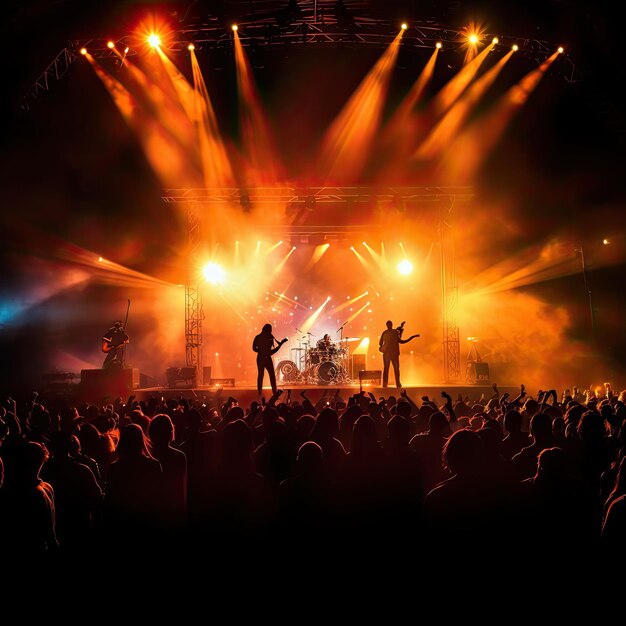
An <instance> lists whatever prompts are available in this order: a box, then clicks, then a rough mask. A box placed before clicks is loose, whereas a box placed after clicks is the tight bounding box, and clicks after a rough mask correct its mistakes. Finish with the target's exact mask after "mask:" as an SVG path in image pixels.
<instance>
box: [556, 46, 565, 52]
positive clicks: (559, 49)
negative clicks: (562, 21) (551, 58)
mask: <svg viewBox="0 0 626 626" xmlns="http://www.w3.org/2000/svg"><path fill="white" fill-rule="evenodd" d="M556 51H557V52H558V53H559V54H563V53H564V52H565V50H564V49H563V46H559V47H558V48H557V50H556Z"/></svg>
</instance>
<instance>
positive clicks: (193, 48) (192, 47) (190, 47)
mask: <svg viewBox="0 0 626 626" xmlns="http://www.w3.org/2000/svg"><path fill="white" fill-rule="evenodd" d="M195 49H196V47H195V46H194V45H193V44H192V43H190V44H189V45H188V46H187V50H189V51H190V52H191V50H195Z"/></svg>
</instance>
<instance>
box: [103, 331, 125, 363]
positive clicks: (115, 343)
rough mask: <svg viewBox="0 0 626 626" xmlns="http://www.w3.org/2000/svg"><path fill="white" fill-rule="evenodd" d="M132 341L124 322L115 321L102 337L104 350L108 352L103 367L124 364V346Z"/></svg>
mask: <svg viewBox="0 0 626 626" xmlns="http://www.w3.org/2000/svg"><path fill="white" fill-rule="evenodd" d="M129 341H130V338H129V336H128V335H127V334H126V331H125V330H124V324H123V322H115V323H114V324H113V326H111V328H109V330H107V331H106V332H105V333H104V336H103V337H102V352H105V353H106V357H105V358H104V363H103V364H102V368H103V369H109V368H113V367H123V366H124V346H125V345H126V344H127V343H128V342H129Z"/></svg>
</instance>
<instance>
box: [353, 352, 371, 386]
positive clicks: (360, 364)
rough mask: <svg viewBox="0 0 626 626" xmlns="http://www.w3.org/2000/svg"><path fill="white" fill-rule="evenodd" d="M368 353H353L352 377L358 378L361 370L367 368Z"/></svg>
mask: <svg viewBox="0 0 626 626" xmlns="http://www.w3.org/2000/svg"><path fill="white" fill-rule="evenodd" d="M366 360H367V355H366V354H353V355H352V372H351V375H352V378H353V379H354V380H358V378H359V372H362V371H363V370H365V369H367V363H366Z"/></svg>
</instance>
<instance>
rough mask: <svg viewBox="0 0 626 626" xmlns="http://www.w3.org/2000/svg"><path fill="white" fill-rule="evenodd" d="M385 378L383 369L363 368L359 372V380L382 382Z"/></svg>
mask: <svg viewBox="0 0 626 626" xmlns="http://www.w3.org/2000/svg"><path fill="white" fill-rule="evenodd" d="M382 378H383V372H382V370H362V371H361V372H359V382H361V383H362V382H365V381H367V382H373V383H378V385H380V384H381V382H382Z"/></svg>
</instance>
